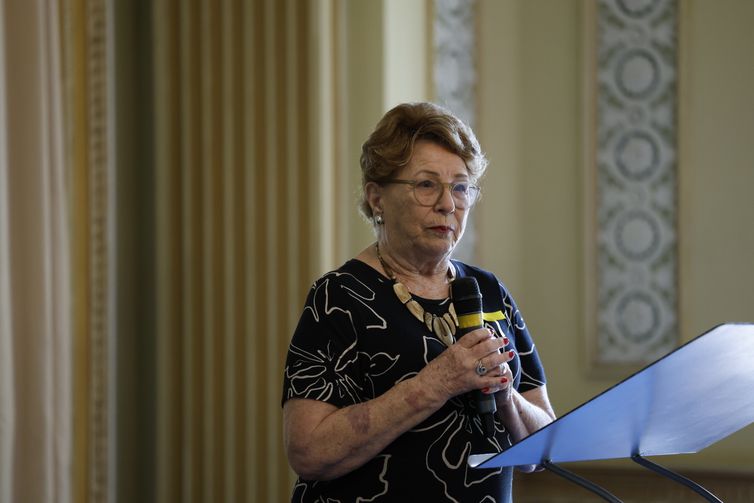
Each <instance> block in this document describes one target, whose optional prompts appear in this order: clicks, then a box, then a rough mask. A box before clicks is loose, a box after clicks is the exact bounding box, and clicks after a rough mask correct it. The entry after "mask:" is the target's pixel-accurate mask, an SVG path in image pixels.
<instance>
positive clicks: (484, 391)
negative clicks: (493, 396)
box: [482, 388, 490, 393]
mask: <svg viewBox="0 0 754 503" xmlns="http://www.w3.org/2000/svg"><path fill="white" fill-rule="evenodd" d="M489 392H490V388H482V393H489Z"/></svg>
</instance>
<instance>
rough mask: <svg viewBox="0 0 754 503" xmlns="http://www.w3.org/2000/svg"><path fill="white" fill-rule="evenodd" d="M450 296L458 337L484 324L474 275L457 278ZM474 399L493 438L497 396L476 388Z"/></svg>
mask: <svg viewBox="0 0 754 503" xmlns="http://www.w3.org/2000/svg"><path fill="white" fill-rule="evenodd" d="M450 296H451V298H452V299H453V305H454V307H455V310H456V315H457V316H458V332H457V337H458V338H459V339H460V338H461V337H463V336H464V335H466V334H468V333H469V332H471V331H474V330H476V329H477V328H482V327H483V326H484V320H483V319H482V293H481V292H480V291H479V284H478V283H477V281H476V278H474V277H470V276H467V277H464V278H457V279H455V280H454V281H453V282H452V283H451V284H450ZM472 395H473V401H474V402H475V403H476V408H477V412H478V413H479V417H480V419H481V420H482V427H483V428H484V434H485V435H486V436H487V437H488V438H491V437H493V436H494V435H495V418H494V414H495V412H496V411H497V405H495V397H494V395H492V394H489V395H487V394H485V393H482V392H481V391H480V390H474V392H473V393H472Z"/></svg>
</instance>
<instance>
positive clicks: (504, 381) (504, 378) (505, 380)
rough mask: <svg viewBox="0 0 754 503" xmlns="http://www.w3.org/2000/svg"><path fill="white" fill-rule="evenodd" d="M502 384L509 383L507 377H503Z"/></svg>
mask: <svg viewBox="0 0 754 503" xmlns="http://www.w3.org/2000/svg"><path fill="white" fill-rule="evenodd" d="M500 382H501V383H503V384H505V383H507V382H508V378H507V377H503V378H502V379H500Z"/></svg>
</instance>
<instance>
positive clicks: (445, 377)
mask: <svg viewBox="0 0 754 503" xmlns="http://www.w3.org/2000/svg"><path fill="white" fill-rule="evenodd" d="M506 344H508V340H507V339H506V338H504V337H495V336H494V335H493V334H492V332H491V331H490V330H489V329H488V328H479V329H477V330H474V331H473V332H469V333H467V334H466V335H464V336H463V337H461V338H460V339H458V341H456V343H455V344H453V345H452V346H450V347H449V348H448V349H447V350H445V351H443V352H442V353H441V354H440V355H439V356H438V357H437V358H435V359H434V360H432V361H431V362H429V364H428V365H427V366H426V367H424V369H422V371H421V372H420V373H419V375H418V376H417V377H418V378H420V379H421V380H422V382H423V386H424V387H425V389H427V390H428V391H435V392H436V393H437V394H438V396H437V399H438V400H442V402H443V403H444V402H446V401H447V400H448V399H450V398H452V397H454V396H457V395H461V394H463V393H467V392H469V391H473V390H477V389H481V390H483V389H485V388H487V390H488V392H490V393H494V392H495V391H499V390H501V389H503V388H506V387H508V386H510V384H511V383H510V382H509V381H510V379H509V378H506V377H502V373H501V371H500V369H502V366H503V365H504V364H506V363H507V362H508V361H509V360H510V359H511V358H512V354H511V352H501V350H502V348H504V347H505V346H506ZM480 361H481V364H482V366H484V367H485V368H487V369H490V370H488V371H487V373H485V374H484V375H481V376H480V375H479V374H477V366H478V365H479V362H480ZM503 380H505V382H503Z"/></svg>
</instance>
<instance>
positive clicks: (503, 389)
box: [479, 351, 515, 401]
mask: <svg viewBox="0 0 754 503" xmlns="http://www.w3.org/2000/svg"><path fill="white" fill-rule="evenodd" d="M506 354H507V357H508V360H507V361H506V362H505V363H501V364H500V365H498V366H495V367H493V368H491V369H490V370H488V371H487V373H486V374H485V376H489V377H498V378H500V379H499V381H502V378H506V382H505V383H502V382H501V383H500V384H499V385H497V386H494V387H490V388H484V389H482V393H487V394H495V399H496V400H503V401H508V400H510V398H511V393H512V391H513V373H512V372H511V368H510V366H509V365H508V362H509V361H511V360H512V359H513V358H514V356H515V353H514V352H513V351H506ZM479 363H480V364H481V365H484V362H483V361H482V362H479Z"/></svg>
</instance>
